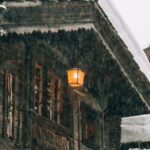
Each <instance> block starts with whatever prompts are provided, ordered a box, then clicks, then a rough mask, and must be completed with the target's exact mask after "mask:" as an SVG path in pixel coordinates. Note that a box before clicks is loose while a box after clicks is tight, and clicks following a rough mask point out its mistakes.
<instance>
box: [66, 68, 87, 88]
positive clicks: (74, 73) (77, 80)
mask: <svg viewBox="0 0 150 150" xmlns="http://www.w3.org/2000/svg"><path fill="white" fill-rule="evenodd" d="M84 75H85V73H84V72H83V71H82V70H81V69H79V68H73V69H69V70H67V76H68V83H69V85H70V86H71V87H74V88H75V87H80V86H82V85H83V81H84Z"/></svg>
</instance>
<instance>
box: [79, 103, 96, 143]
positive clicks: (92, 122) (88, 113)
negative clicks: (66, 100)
mask: <svg viewBox="0 0 150 150" xmlns="http://www.w3.org/2000/svg"><path fill="white" fill-rule="evenodd" d="M96 117H97V114H96V112H94V111H93V110H91V109H90V108H89V107H88V106H86V105H84V104H82V105H81V119H82V141H83V142H84V143H85V144H88V145H90V144H91V145H93V144H96V135H97V133H96V129H97V127H96V124H97V123H96Z"/></svg>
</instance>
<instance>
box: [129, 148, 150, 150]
mask: <svg viewBox="0 0 150 150" xmlns="http://www.w3.org/2000/svg"><path fill="white" fill-rule="evenodd" d="M129 150H150V149H145V148H144V149H139V148H129Z"/></svg>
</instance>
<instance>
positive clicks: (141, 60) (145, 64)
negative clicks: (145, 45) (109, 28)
mask: <svg viewBox="0 0 150 150" xmlns="http://www.w3.org/2000/svg"><path fill="white" fill-rule="evenodd" d="M99 4H100V6H101V7H102V8H103V10H104V11H105V13H106V14H107V15H108V18H109V19H110V21H111V22H112V24H113V26H114V27H115V28H116V30H117V31H118V34H119V35H120V37H121V38H122V39H123V40H124V42H125V43H126V45H127V46H128V49H129V51H130V52H131V53H132V55H133V56H134V59H135V61H136V62H137V64H138V65H139V67H140V70H141V71H142V72H143V73H144V74H145V75H146V77H147V78H148V79H149V81H150V71H149V70H150V63H149V61H148V58H147V57H146V55H145V53H144V51H143V50H142V49H141V48H140V46H139V45H138V43H137V42H136V40H135V38H133V35H131V33H130V31H129V29H128V28H127V25H125V23H124V22H123V21H122V18H121V17H120V16H119V15H118V12H117V11H116V10H115V8H114V6H113V4H112V2H111V0H99Z"/></svg>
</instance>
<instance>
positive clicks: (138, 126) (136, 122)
mask: <svg viewBox="0 0 150 150" xmlns="http://www.w3.org/2000/svg"><path fill="white" fill-rule="evenodd" d="M149 129H150V115H141V116H133V117H125V118H122V122H121V143H128V142H137V141H141V142H144V141H150V130H149Z"/></svg>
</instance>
